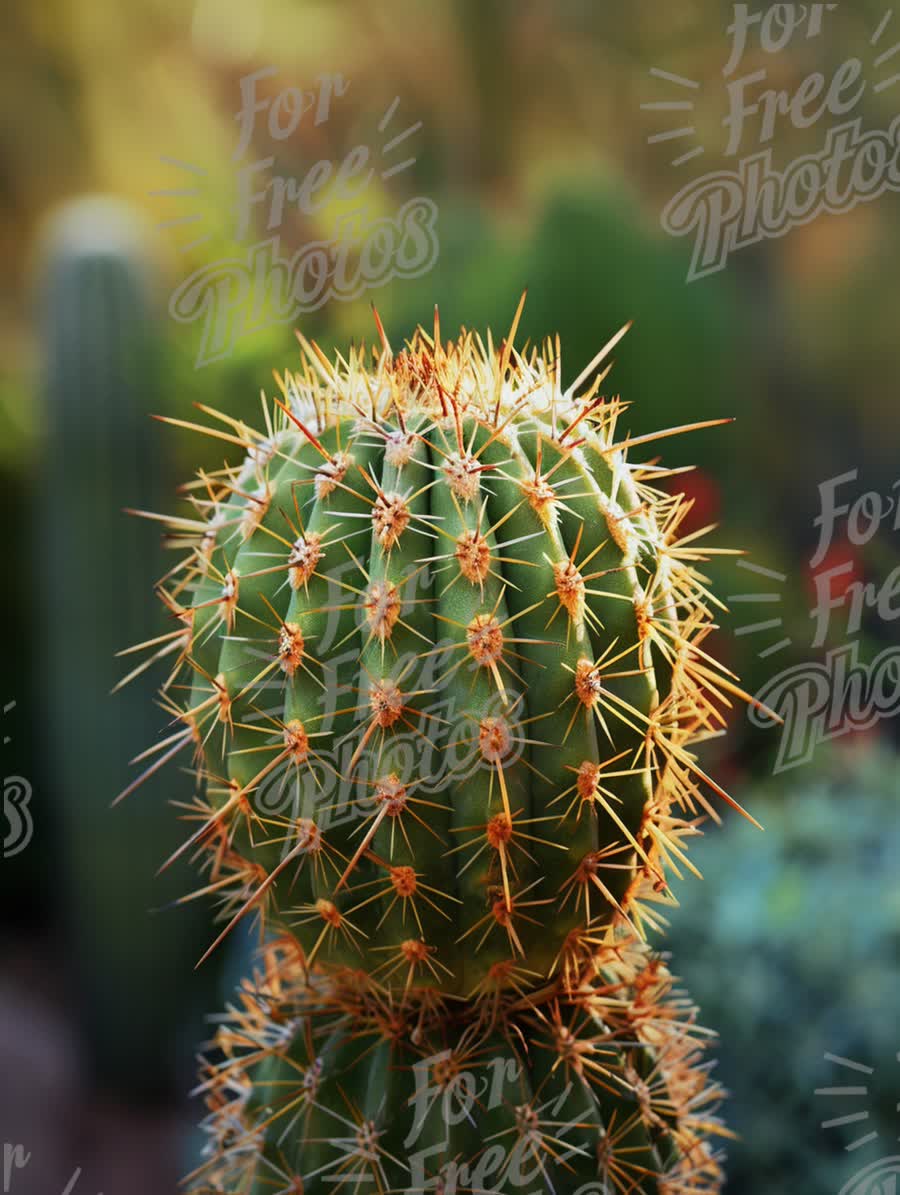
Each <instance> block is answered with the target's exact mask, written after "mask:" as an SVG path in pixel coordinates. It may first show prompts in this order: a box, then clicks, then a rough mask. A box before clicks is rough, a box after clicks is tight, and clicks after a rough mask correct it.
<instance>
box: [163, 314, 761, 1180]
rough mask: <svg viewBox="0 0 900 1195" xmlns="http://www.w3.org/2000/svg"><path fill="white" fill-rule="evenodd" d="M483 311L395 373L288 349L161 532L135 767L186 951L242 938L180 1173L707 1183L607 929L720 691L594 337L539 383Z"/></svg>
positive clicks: (674, 519) (678, 819)
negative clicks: (587, 360) (151, 760)
mask: <svg viewBox="0 0 900 1195" xmlns="http://www.w3.org/2000/svg"><path fill="white" fill-rule="evenodd" d="M519 312H520V313H521V306H520V309H519ZM517 322H518V314H517V317H516V321H515V322H514V325H513V329H512V331H511V333H510V335H509V336H508V337H507V338H506V339H505V340H504V341H503V342H502V344H501V346H500V347H499V348H495V347H494V345H493V343H492V341H491V339H490V337H489V338H488V341H487V344H486V345H485V344H484V343H483V342H482V341H481V340H480V339H479V338H477V337H475V336H473V335H472V334H470V333H465V332H464V333H463V334H462V335H461V336H460V338H459V339H458V340H457V341H456V342H450V343H446V344H445V343H442V341H441V337H440V330H439V327H438V325H437V318H436V319H435V328H434V334H433V335H430V334H428V333H427V332H425V331H423V330H422V329H419V331H418V332H417V333H416V335H415V336H414V337H413V339H412V340H411V341H410V342H409V343H408V344H407V346H406V347H405V348H404V349H403V350H402V351H400V352H398V353H394V352H393V351H392V350H391V348H390V346H389V344H388V341H387V339H386V337H385V336H384V333H383V330H382V329H381V326H380V324H379V333H380V336H381V343H380V346H379V347H378V348H377V350H376V351H374V352H373V354H372V356H371V357H368V356H367V355H366V353H365V352H364V351H363V350H358V351H355V352H353V353H352V354H351V355H350V356H349V358H347V359H346V360H345V359H342V358H339V359H338V361H337V363H336V364H334V365H332V364H330V363H329V362H328V361H327V360H326V358H325V357H324V355H323V354H322V353H321V351H320V350H318V348H317V347H316V346H312V345H309V344H307V343H306V342H305V341H304V340H303V339H302V338H301V344H302V345H303V349H304V358H303V364H302V368H301V370H300V371H299V373H297V374H296V375H286V376H284V377H280V376H278V375H276V377H277V380H278V383H279V387H280V391H281V395H280V398H276V399H275V400H274V403H273V404H272V405H271V406H269V405H268V404H266V403H265V402H264V418H265V426H264V429H263V430H261V431H254V430H252V429H251V428H250V427H248V426H246V425H245V424H243V423H241V422H237V421H234V420H230V419H226V420H222V419H221V417H220V418H219V419H218V421H216V416H215V412H212V411H208V412H207V415H208V416H210V418H211V419H212V420H213V422H212V423H211V424H210V425H209V427H208V428H207V429H206V430H208V431H209V432H210V434H212V435H217V436H220V437H222V438H223V439H225V440H226V441H228V442H230V443H232V444H234V445H236V446H238V447H240V449H241V450H242V451H243V453H244V460H243V463H242V464H241V465H239V466H236V467H235V468H233V469H230V468H226V469H225V470H224V471H223V472H221V473H219V474H217V475H215V476H208V475H204V476H201V477H200V478H199V480H198V482H197V483H196V484H195V486H194V488H193V489H192V491H191V496H192V501H193V506H194V510H193V512H192V513H191V516H190V517H188V518H183V519H177V520H174V521H173V523H172V537H173V541H174V544H175V546H177V547H178V548H179V549H180V552H181V557H180V559H181V566H180V570H178V571H176V572H174V573H172V574H170V580H169V582H168V584H167V589H166V601H167V604H168V605H169V607H170V608H171V609H173V610H176V611H177V612H178V615H179V617H180V619H181V621H182V624H183V625H182V630H181V636H182V639H181V643H182V657H181V659H182V665H183V667H182V669H180V670H179V671H178V672H177V674H176V675H175V676H173V677H170V680H169V683H168V685H167V686H166V688H165V697H166V700H167V701H168V703H169V705H170V707H171V710H172V713H173V716H174V717H175V718H176V719H177V720H178V722H179V723H180V725H181V729H180V730H178V731H176V732H175V733H174V734H173V735H172V736H171V738H170V739H168V740H167V741H166V742H165V743H164V744H163V745H162V746H161V748H160V750H161V752H162V751H165V752H166V753H173V754H174V753H178V752H179V751H182V750H183V751H184V753H185V754H186V755H187V754H192V755H193V757H194V760H195V764H196V767H197V773H198V777H199V778H200V779H201V781H202V783H203V789H202V790H201V795H199V796H198V798H197V801H196V806H195V808H194V809H193V811H192V815H193V817H194V819H195V826H194V830H193V833H192V835H191V837H190V839H189V840H188V841H189V843H190V846H191V847H192V848H196V850H197V853H198V855H199V856H200V858H201V859H202V860H203V865H204V867H205V869H206V876H205V878H204V882H203V888H204V890H207V891H210V892H213V893H215V895H216V899H217V901H218V902H219V911H220V917H221V920H222V923H223V929H222V932H221V933H220V935H219V937H218V938H217V939H216V943H214V945H217V944H218V942H220V941H221V940H222V939H223V938H224V937H225V936H226V935H227V933H228V932H229V930H230V929H231V928H232V927H233V926H234V925H235V924H236V923H237V922H238V921H239V920H240V919H242V918H244V917H255V918H258V920H259V923H260V926H261V927H262V928H263V930H264V942H265V945H264V948H263V965H262V969H261V970H260V972H259V973H258V974H257V976H256V977H255V980H254V981H252V982H251V981H248V982H247V984H246V985H245V986H244V988H243V990H242V992H241V993H240V1000H239V1002H238V1003H237V1004H236V1005H235V1006H234V1007H233V1008H232V1009H231V1011H230V1014H229V1017H228V1018H227V1019H226V1021H225V1023H224V1024H223V1026H222V1029H221V1031H220V1033H219V1035H218V1039H217V1041H218V1045H219V1047H220V1048H221V1050H222V1051H223V1054H224V1060H225V1061H224V1064H223V1062H222V1059H221V1058H217V1060H216V1062H215V1063H214V1064H213V1063H211V1064H210V1069H209V1073H208V1076H207V1082H208V1093H209V1101H210V1118H209V1122H208V1127H209V1130H210V1134H211V1137H210V1156H209V1159H208V1162H207V1165H206V1166H205V1167H204V1168H203V1169H202V1170H201V1171H200V1172H198V1174H197V1175H196V1176H194V1177H195V1189H197V1190H203V1191H229V1192H253V1193H254V1195H262V1192H264V1191H270V1190H271V1191H275V1190H277V1191H292V1192H293V1191H303V1192H306V1193H307V1195H309V1193H310V1192H319V1191H323V1192H324V1191H326V1190H330V1189H332V1187H333V1184H334V1183H335V1182H338V1183H340V1182H341V1181H344V1182H347V1183H349V1184H350V1185H351V1186H352V1187H353V1189H354V1190H357V1189H360V1188H361V1187H362V1186H363V1184H365V1183H368V1184H369V1186H370V1187H371V1185H372V1184H373V1183H374V1185H375V1188H376V1189H377V1190H379V1191H387V1190H398V1191H404V1190H426V1189H428V1190H430V1189H435V1190H442V1191H449V1190H451V1189H454V1188H457V1189H466V1190H473V1191H474V1190H479V1191H480V1190H490V1191H495V1190H496V1191H512V1190H514V1189H519V1188H520V1187H521V1186H522V1185H523V1184H524V1183H525V1182H526V1181H527V1182H528V1184H529V1185H528V1186H527V1188H526V1189H528V1190H540V1191H545V1190H546V1191H555V1192H560V1191H565V1192H568V1191H576V1190H578V1189H579V1187H581V1186H582V1185H583V1184H585V1183H587V1184H593V1186H591V1187H590V1189H591V1190H610V1191H619V1190H621V1191H648V1192H651V1191H652V1192H661V1193H667V1195H676V1193H682V1192H689V1191H714V1190H717V1189H718V1185H719V1181H720V1167H719V1160H718V1154H717V1152H716V1150H715V1149H714V1148H713V1147H712V1146H711V1145H710V1143H709V1141H708V1138H709V1135H710V1133H711V1132H714V1131H716V1129H717V1125H718V1122H717V1120H716V1117H715V1115H714V1108H715V1105H716V1103H717V1101H718V1098H719V1094H720V1093H719V1092H718V1091H717V1089H716V1088H715V1086H714V1085H712V1084H710V1083H708V1081H707V1069H708V1066H707V1064H705V1063H703V1062H702V1060H701V1058H702V1049H703V1036H702V1031H700V1030H698V1029H697V1028H696V1026H695V1024H694V1010H693V1009H692V1007H691V1006H690V1004H689V1003H687V1002H686V1001H685V1000H684V998H683V997H681V996H679V995H677V994H676V993H674V992H673V991H672V981H671V978H670V977H669V975H668V973H667V972H666V969H665V967H664V965H663V963H662V961H661V960H660V959H659V958H658V957H657V956H655V955H654V954H653V953H652V952H651V951H650V949H649V947H648V946H647V944H646V941H645V938H646V935H647V932H648V930H651V929H656V928H659V926H660V925H661V924H662V923H663V922H664V917H663V915H662V913H661V911H660V906H663V907H664V906H665V905H666V904H667V903H671V901H672V898H671V895H670V892H669V888H668V883H667V878H666V877H667V873H668V872H669V871H671V872H673V873H674V874H680V873H681V869H682V868H683V867H684V866H689V865H687V864H686V863H685V859H686V856H685V851H684V846H685V840H686V839H687V838H689V837H690V836H691V835H692V834H694V833H696V821H697V814H698V813H702V812H704V811H707V812H709V811H711V805H710V801H709V798H708V796H707V792H708V791H709V790H712V791H714V792H715V793H717V794H719V795H720V796H723V797H725V794H724V793H723V792H722V790H721V789H719V788H718V786H716V785H715V784H714V783H713V782H712V781H711V780H709V778H708V777H707V776H705V774H704V773H703V772H702V771H701V770H700V768H699V766H698V765H697V763H696V760H695V758H694V756H693V754H692V753H691V750H690V747H691V744H692V743H693V742H695V741H697V740H699V739H701V738H702V737H704V736H705V735H707V734H708V733H710V732H711V731H714V730H715V729H716V728H717V727H718V726H719V725H721V715H720V713H719V707H720V705H721V704H722V702H723V700H724V699H725V698H726V696H727V695H732V694H735V693H738V692H739V690H737V689H736V688H735V686H734V685H733V684H732V683H731V682H730V680H729V679H728V677H727V676H726V674H725V673H724V671H723V670H720V669H718V668H717V666H716V665H715V663H714V662H713V661H712V660H711V659H710V658H709V657H708V656H707V655H706V653H705V652H704V651H703V649H702V647H701V644H702V642H703V640H704V638H705V637H706V635H707V633H708V631H709V629H710V626H711V621H712V616H711V606H712V599H711V598H710V597H709V595H708V594H707V592H706V590H705V588H704V582H703V578H702V576H701V575H700V574H699V573H698V572H697V571H696V570H695V568H694V564H695V562H696V561H698V560H702V559H703V558H704V555H703V551H702V549H700V548H698V547H697V545H696V544H695V543H694V542H693V537H692V539H691V542H679V539H678V524H679V522H680V520H681V518H682V517H683V513H684V509H683V505H682V504H681V503H680V501H679V500H678V499H673V498H670V497H667V496H665V495H663V494H662V493H660V492H659V491H657V490H656V489H655V488H653V484H652V483H653V482H654V480H655V478H656V476H657V474H658V472H659V470H658V467H656V466H643V467H642V466H639V465H634V464H632V463H630V462H629V461H628V459H627V457H628V452H629V448H630V447H632V446H633V445H629V443H628V442H627V441H626V440H625V439H624V438H620V437H619V435H618V432H617V424H618V420H619V416H620V414H621V411H622V404H621V403H620V402H619V400H618V399H613V398H604V397H603V396H601V394H600V386H601V384H602V380H603V378H604V377H605V376H606V375H605V373H602V374H596V371H597V368H598V367H599V366H600V364H601V363H602V361H603V359H604V358H605V356H606V355H607V354H608V352H609V351H610V350H611V348H612V347H613V345H614V344H615V343H616V341H617V340H618V339H619V337H618V336H617V337H615V338H614V339H613V341H611V342H610V343H609V344H608V345H607V346H606V348H605V349H604V350H603V351H602V352H601V353H600V354H598V356H597V358H596V359H595V361H594V363H593V364H592V366H591V370H590V372H589V373H586V374H585V375H584V376H583V377H581V378H579V379H578V381H577V382H576V383H575V384H574V386H572V387H570V388H569V389H567V390H563V389H562V387H561V384H560V377H561V373H560V363H559V346H558V344H557V345H556V346H553V345H550V344H548V345H547V346H546V348H545V349H544V350H543V351H537V350H533V351H530V352H527V353H519V352H517V351H516V350H515V349H514V348H513V342H514V337H515V326H516V323H517ZM619 335H621V333H620V334H619ZM590 377H593V381H592V382H590V384H589V385H586V386H585V388H584V390H583V391H582V390H581V387H582V386H583V385H584V384H585V383H586V382H587V379H588V378H590ZM677 430H685V429H677ZM726 799H728V800H730V798H726ZM186 849H187V848H186ZM426 1097H427V1098H426ZM429 1099H430V1103H429ZM529 1175H530V1177H529ZM598 1184H600V1185H598ZM602 1184H605V1185H602Z"/></svg>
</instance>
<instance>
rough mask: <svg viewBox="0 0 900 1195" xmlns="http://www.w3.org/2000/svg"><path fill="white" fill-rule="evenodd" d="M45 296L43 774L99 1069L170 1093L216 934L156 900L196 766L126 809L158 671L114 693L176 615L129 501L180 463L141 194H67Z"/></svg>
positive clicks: (147, 733)
mask: <svg viewBox="0 0 900 1195" xmlns="http://www.w3.org/2000/svg"><path fill="white" fill-rule="evenodd" d="M39 299H40V315H39V327H40V340H41V350H42V360H43V363H44V376H43V378H42V391H43V424H44V441H43V461H42V465H41V466H40V467H39V468H40V474H39V475H40V486H39V515H38V519H39V527H38V536H37V543H38V545H39V547H38V550H37V552H36V554H35V571H36V575H35V581H34V585H33V592H34V594H35V600H36V602H37V603H38V604H39V606H40V609H39V611H38V614H39V622H38V626H39V627H40V630H39V633H38V643H37V648H38V650H39V652H40V654H41V657H42V659H41V666H42V668H41V677H42V680H41V685H42V692H41V694H40V696H41V698H42V701H43V706H44V710H45V714H46V718H45V722H44V730H43V736H44V743H43V745H44V753H45V760H44V768H43V784H42V788H44V789H45V790H46V791H47V792H48V793H49V794H50V801H47V802H46V803H45V809H46V811H47V813H48V814H49V812H50V809H49V808H48V806H50V803H51V801H52V803H53V804H55V806H56V807H55V809H54V810H53V814H54V820H55V821H56V823H57V834H58V837H59V839H60V840H61V849H60V856H61V860H62V862H61V870H60V874H58V875H57V876H55V877H54V890H55V898H56V900H57V901H58V904H59V911H60V914H61V916H62V918H63V921H64V929H65V934H66V943H67V953H68V956H69V963H70V966H71V970H72V977H73V982H74V985H75V989H76V1004H77V1006H78V1010H79V1014H80V1016H81V1018H82V1019H83V1023H84V1029H85V1036H86V1040H87V1042H88V1043H89V1050H90V1055H91V1056H90V1058H89V1060H88V1061H89V1064H90V1068H91V1070H92V1072H93V1076H94V1078H95V1080H96V1081H97V1083H98V1084H99V1085H100V1086H101V1087H103V1088H104V1089H110V1090H112V1091H114V1092H116V1093H117V1094H118V1095H120V1096H123V1097H125V1098H130V1099H135V1100H139V1099H157V1098H163V1097H164V1096H167V1095H170V1094H171V1090H172V1085H173V1081H174V1080H175V1079H176V1077H178V1076H179V1071H182V1070H184V1069H185V1067H186V1066H187V1065H189V1062H190V1053H189V1046H190V1043H191V1042H192V1040H193V1038H194V1037H195V1036H196V1033H197V1030H198V1026H197V1025H196V1024H191V1025H186V1024H184V1021H185V1018H186V1016H188V1015H189V1013H188V1010H189V1009H190V1008H191V1004H192V1001H193V1003H194V1004H195V1005H196V1006H197V1007H196V1009H195V1011H197V1009H199V1006H200V1003H201V993H200V991H199V990H198V981H197V980H195V981H193V983H192V981H191V979H190V976H191V972H192V968H193V965H194V963H195V962H196V959H197V956H198V953H199V950H198V945H199V942H200V940H201V939H198V937H197V932H196V931H197V929H198V928H199V927H198V924H197V921H196V915H195V914H193V912H191V913H188V912H186V911H184V910H177V911H174V912H168V913H165V914H160V915H157V916H153V913H152V910H153V908H154V907H158V906H160V905H162V904H164V903H165V902H166V900H169V899H171V898H172V897H173V896H175V895H176V894H180V893H181V892H182V891H183V890H184V880H183V878H182V879H181V880H179V878H178V876H177V875H170V876H168V877H164V878H163V879H159V880H156V879H154V872H155V870H156V866H157V865H158V863H159V861H160V860H161V859H163V858H164V857H165V856H166V854H167V852H168V849H169V848H170V846H171V845H172V844H173V841H175V840H177V834H178V831H177V826H173V824H172V819H171V817H170V816H168V815H167V811H166V807H165V805H166V799H169V800H172V799H178V798H179V796H181V797H182V798H183V799H184V798H188V797H189V796H190V791H191V785H190V781H189V780H187V779H184V780H181V779H179V776H178V774H177V773H174V774H170V775H169V776H168V777H167V778H166V779H165V781H164V782H161V783H160V787H159V789H158V800H157V801H143V802H134V803H131V804H126V805H125V806H124V807H123V808H121V809H118V810H116V811H115V812H114V813H110V810H109V806H110V803H111V802H112V800H113V799H114V798H115V796H116V794H117V793H119V792H120V790H122V788H123V785H124V784H125V782H126V779H127V764H126V760H127V758H128V757H130V756H132V755H135V754H137V753H138V752H140V751H142V750H143V749H144V748H145V747H146V745H147V742H148V739H149V740H152V739H153V738H155V737H156V736H157V734H158V733H159V732H160V728H161V726H162V725H163V718H162V717H161V716H160V715H159V714H158V713H157V714H155V713H154V711H153V707H152V705H151V704H150V702H149V699H148V694H149V693H150V692H151V691H152V682H151V680H150V678H149V677H143V676H142V677H139V678H138V679H137V680H136V681H135V683H133V684H131V685H129V686H128V687H127V689H126V691H124V692H122V693H119V694H117V695H116V696H115V697H111V696H110V691H111V690H112V689H113V687H114V686H115V685H116V683H117V682H118V681H119V680H120V679H121V677H122V676H123V674H124V673H125V672H126V671H127V670H128V669H129V668H130V667H131V666H132V664H133V659H132V657H130V656H126V657H125V658H124V659H118V660H117V659H116V653H117V652H120V651H121V649H122V648H124V647H126V646H127V645H129V644H131V643H133V642H134V640H135V638H136V637H137V636H139V635H141V636H144V635H146V634H147V629H148V627H157V628H158V630H157V633H159V632H164V631H165V630H167V629H168V628H167V627H166V626H165V623H164V621H163V620H162V619H160V618H159V616H158V607H157V604H156V603H155V601H154V599H153V594H152V592H149V583H150V582H151V581H152V579H153V578H155V577H156V576H158V575H159V567H158V556H157V552H158V545H157V540H158V536H157V535H155V534H154V532H153V530H152V528H150V527H148V526H146V525H143V524H142V525H140V526H135V523H134V520H129V519H128V518H127V516H126V515H125V514H124V512H123V507H124V506H125V504H126V503H134V504H139V505H147V506H149V507H155V506H156V505H158V503H159V501H160V497H161V493H160V488H159V487H160V482H161V480H162V476H163V471H162V470H161V469H160V468H159V463H158V461H156V460H154V459H153V442H154V431H155V428H154V425H153V424H151V423H150V420H149V418H148V415H149V413H150V412H151V411H152V410H153V409H154V408H155V406H156V404H157V401H158V396H157V379H158V377H159V376H160V361H159V354H160V346H159V329H158V321H157V313H156V311H155V302H154V300H155V296H154V292H153V279H152V268H151V264H150V262H149V261H148V258H147V254H146V250H145V248H144V244H143V240H142V233H141V229H140V225H139V223H138V222H137V220H136V218H135V216H134V215H133V214H132V212H131V210H130V209H129V208H128V207H126V206H125V205H124V204H121V203H119V202H118V201H116V200H112V199H106V198H102V197H96V198H95V197H88V198H85V199H82V200H78V201H75V202H73V203H71V204H69V205H67V206H66V207H65V208H64V209H63V210H62V211H61V212H60V213H59V214H58V215H57V217H56V218H55V220H54V221H53V223H52V225H51V227H50V228H49V230H48V234H47V237H46V242H45V245H44V248H43V254H42V256H41V258H40V262H39ZM145 682H146V683H145ZM204 982H205V983H207V984H208V977H207V978H206V979H205V980H204ZM192 987H193V992H192V991H191V989H192ZM182 1077H183V1076H182Z"/></svg>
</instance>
